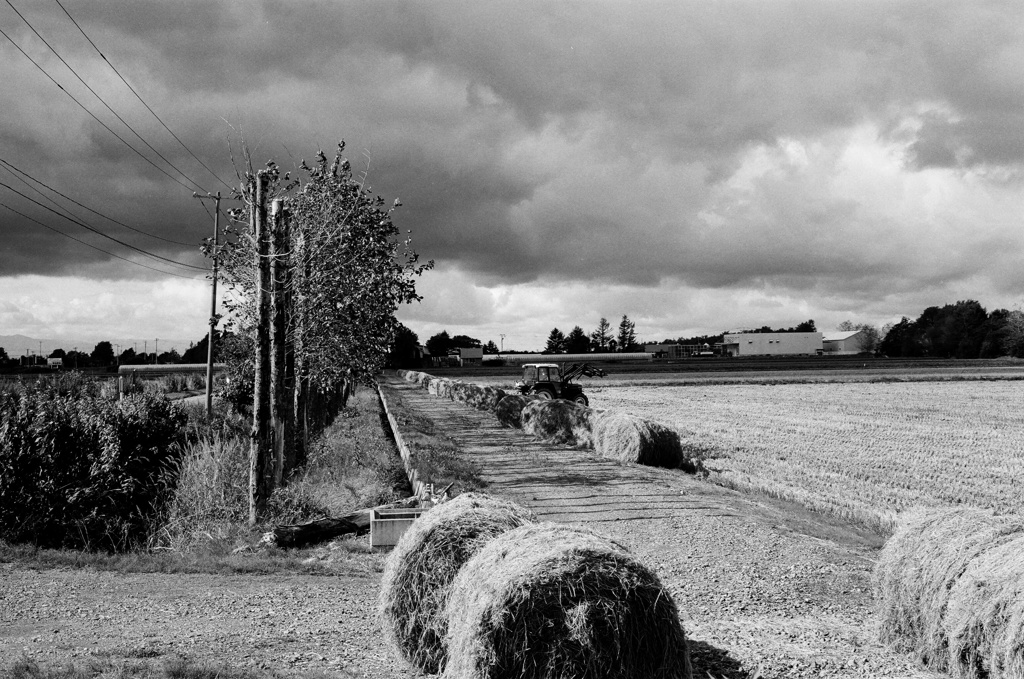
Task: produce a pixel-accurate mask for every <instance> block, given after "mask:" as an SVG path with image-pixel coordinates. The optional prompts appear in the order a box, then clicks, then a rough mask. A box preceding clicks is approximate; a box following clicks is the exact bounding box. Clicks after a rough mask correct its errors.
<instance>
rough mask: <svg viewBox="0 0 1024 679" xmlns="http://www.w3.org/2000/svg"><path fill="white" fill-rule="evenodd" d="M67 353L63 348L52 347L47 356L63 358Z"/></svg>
mask: <svg viewBox="0 0 1024 679" xmlns="http://www.w3.org/2000/svg"><path fill="white" fill-rule="evenodd" d="M67 355H68V352H66V351H64V350H63V349H54V350H53V351H51V352H50V355H49V356H47V358H60V359H64V358H66V357H67Z"/></svg>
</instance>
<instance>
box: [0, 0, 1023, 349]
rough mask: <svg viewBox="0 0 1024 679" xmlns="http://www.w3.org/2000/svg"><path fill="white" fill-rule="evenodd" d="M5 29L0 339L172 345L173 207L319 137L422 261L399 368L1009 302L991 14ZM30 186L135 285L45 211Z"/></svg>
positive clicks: (242, 8)
mask: <svg viewBox="0 0 1024 679" xmlns="http://www.w3.org/2000/svg"><path fill="white" fill-rule="evenodd" d="M11 4H13V8H12V6H11V5H10V4H7V3H6V2H5V3H0V29H2V30H3V31H4V33H5V34H6V36H9V37H4V36H0V79H2V82H3V85H2V87H0V160H2V161H4V162H2V163H0V184H2V185H0V204H2V206H0V233H2V241H0V335H10V334H15V333H21V334H26V335H31V336H35V337H44V338H45V337H72V336H73V337H85V338H96V339H102V338H104V337H111V336H114V337H140V338H141V337H180V338H185V339H193V338H198V337H200V336H201V335H202V334H203V332H204V330H205V325H206V322H207V318H208V315H209V300H208V295H209V292H208V282H207V280H206V279H205V278H204V274H203V272H202V271H201V270H199V269H194V268H186V267H182V266H179V265H176V264H172V263H170V262H168V261H166V260H172V261H174V262H182V263H185V264H189V265H192V266H194V267H202V266H205V264H206V263H205V262H204V260H203V258H202V256H201V255H200V254H199V253H198V250H197V247H196V245H195V243H197V242H198V241H199V239H201V238H203V237H205V236H207V235H208V234H209V232H210V230H211V227H212V218H211V217H210V215H209V213H208V212H207V211H206V210H205V209H204V207H203V206H202V204H201V203H200V201H198V200H194V199H193V198H192V191H193V190H201V191H212V192H215V191H217V190H221V191H225V192H226V191H227V190H228V189H227V185H232V186H233V185H236V184H237V180H236V175H235V168H234V166H235V165H236V164H238V162H239V158H238V155H237V154H238V148H239V145H240V144H241V143H242V142H243V141H244V142H245V144H247V145H248V146H249V147H250V148H251V149H253V150H254V157H255V158H256V160H257V161H260V162H262V161H265V160H267V159H270V158H273V159H275V160H277V161H278V162H279V163H280V164H281V165H282V166H284V167H285V168H290V167H292V166H294V165H297V164H298V162H300V160H301V159H302V158H312V156H313V155H314V154H315V152H316V150H317V149H318V148H323V149H325V150H327V151H328V152H330V151H331V149H333V148H334V146H335V144H336V143H337V141H338V140H340V139H344V140H345V141H346V143H347V145H348V154H349V157H350V159H351V160H352V162H353V165H354V166H355V167H356V168H357V169H359V170H360V171H364V170H365V171H367V172H368V183H369V185H370V186H371V187H372V189H373V191H374V192H375V193H378V194H380V195H381V196H383V197H384V198H385V199H386V200H388V201H389V202H390V201H391V200H393V199H395V198H398V199H400V200H401V201H402V203H403V207H402V208H400V209H399V211H398V213H397V218H396V221H397V222H398V223H399V224H400V225H401V226H402V228H403V229H410V230H411V231H412V237H413V241H414V245H415V247H416V249H417V250H418V251H419V252H420V253H421V255H422V256H423V257H424V258H426V259H434V260H435V262H436V268H435V270H434V271H431V272H429V273H427V274H426V275H424V277H423V278H422V279H421V281H420V285H419V289H420V292H421V293H422V294H423V295H424V300H423V302H422V303H420V304H417V305H414V306H411V307H409V308H406V309H403V310H402V311H401V312H400V314H399V317H400V318H401V319H402V320H403V321H404V322H405V323H406V324H407V325H408V326H410V327H411V328H412V329H413V330H414V331H416V332H417V333H418V334H419V335H420V337H421V340H425V339H426V338H427V337H429V336H430V335H432V334H434V333H436V332H438V331H440V330H442V329H447V330H448V331H449V333H451V334H456V333H460V334H469V335H472V336H474V337H478V338H480V339H481V340H484V341H486V340H494V341H495V342H496V343H498V342H499V341H500V340H499V337H500V335H501V334H504V335H505V340H504V346H505V348H519V349H539V348H540V347H541V346H542V345H543V343H544V339H545V338H546V336H547V334H548V332H549V331H550V329H551V328H553V327H558V328H560V329H562V330H563V331H565V332H568V331H569V330H570V329H571V328H572V326H574V325H580V326H582V327H583V328H584V329H585V330H587V331H588V332H589V331H590V330H592V329H593V328H594V327H595V326H596V325H597V322H598V319H599V318H601V317H602V316H604V317H607V318H608V319H609V320H611V321H612V323H613V325H617V323H618V320H619V319H620V318H621V317H622V315H623V314H627V315H629V317H630V318H631V319H632V320H633V321H634V322H635V323H636V328H637V332H638V334H639V336H640V337H641V338H642V339H646V340H660V339H662V338H665V337H677V336H680V335H690V334H696V333H704V332H708V333H711V332H719V331H722V330H726V329H731V328H737V327H745V326H755V325H756V326H760V325H764V324H768V325H775V326H778V325H783V326H790V325H795V324H797V323H799V322H800V321H803V320H806V319H808V318H813V319H815V321H816V322H817V324H818V327H819V328H823V329H830V328H833V327H834V326H835V325H836V324H837V323H839V322H840V321H843V320H846V319H850V320H853V321H854V322H870V323H876V324H879V325H881V324H883V323H885V322H887V321H891V320H898V319H899V317H900V316H902V315H909V316H916V315H917V314H919V313H920V312H921V310H923V309H924V308H925V307H926V306H930V305H936V304H937V305H941V304H945V303H951V302H955V301H956V300H958V299H967V298H972V299H977V300H979V301H980V302H981V303H982V304H983V305H984V306H986V307H987V308H989V309H993V308H997V307H1006V308H1013V307H1015V306H1018V305H1020V304H1021V303H1022V302H1024V266H1022V254H1024V229H1022V228H1021V221H1022V219H1024V11H1022V9H1021V6H1020V4H1019V2H1017V1H1016V0H1011V1H1009V2H1005V3H994V2H972V3H964V2H941V1H940V2H933V1H928V2H911V1H905V2H888V1H885V2H819V1H817V0H813V1H806V2H783V1H769V2H764V1H763V0H756V1H751V2H738V1H732V0H712V1H708V2H696V1H694V2H679V1H676V0H673V1H672V2H638V3H626V2H550V1H544V2H515V3H512V2H502V3H481V2H475V1H473V2H468V1H467V2H458V3H450V2H410V3H398V2H372V3H367V2H336V1H332V2H287V3H285V2H264V3H258V2H240V1H239V2H227V1H222V2H214V1H210V0H202V1H197V2H174V1H169V0H160V1H159V2H155V1H154V2H142V1H132V2H126V1H119V2H114V1H109V2H94V1H93V2H87V1H85V0H60V4H58V2H57V1H56V0H11ZM61 5H63V8H66V10H67V12H68V13H70V15H71V17H73V18H74V19H75V20H76V21H77V23H78V26H80V27H81V29H82V31H84V35H83V32H82V31H80V30H79V28H78V27H77V26H76V25H75V24H74V23H73V22H72V21H71V19H69V17H68V14H66V13H65V11H64V9H63V8H62V6H61ZM14 8H16V9H17V10H18V12H20V13H21V16H19V15H18V13H16V12H15V10H14ZM22 17H24V19H23V18H22ZM25 20H27V22H26V21H25ZM30 25H31V27H30ZM33 28H34V29H35V31H38V35H37V34H36V33H35V32H33V30H32V29H33ZM86 36H88V38H89V39H91V40H92V41H93V42H94V43H95V45H96V47H98V48H99V50H100V51H101V52H102V54H103V55H105V57H106V59H107V60H108V61H109V63H110V64H112V65H113V66H114V67H115V68H116V69H118V71H119V72H120V73H121V74H122V75H123V76H124V78H125V79H126V80H127V81H128V82H129V83H131V84H132V86H133V87H134V88H135V89H136V91H137V92H138V93H139V94H140V95H141V97H142V99H143V100H144V101H145V102H146V104H148V105H149V106H150V107H151V108H152V109H153V111H155V112H156V113H157V114H158V115H159V116H160V118H161V119H162V120H163V121H164V123H166V125H167V126H168V127H169V128H170V129H171V130H173V132H174V133H175V134H176V135H177V137H178V138H179V139H180V140H181V141H182V142H184V146H187V147H188V149H189V150H190V151H191V152H192V153H194V154H195V155H196V156H197V157H198V159H200V160H201V161H202V162H203V163H204V164H205V165H206V166H208V168H209V169H210V170H212V172H210V171H209V170H208V169H207V168H204V167H203V165H200V164H199V162H198V161H197V160H196V159H195V158H193V157H192V155H190V153H189V152H188V151H187V150H186V149H185V148H184V147H183V146H182V145H181V144H179V143H178V141H176V140H175V139H174V137H172V136H171V135H170V134H169V133H168V132H167V130H165V129H164V128H163V127H162V126H161V125H160V123H159V122H157V120H156V119H155V118H154V117H153V116H152V115H151V114H150V113H149V112H148V111H147V110H146V108H145V107H144V106H143V105H142V104H141V103H140V102H139V100H138V99H137V98H136V97H135V95H133V94H132V92H131V91H130V90H129V89H128V88H127V87H125V85H124V84H123V83H122V82H121V80H120V79H119V78H118V76H117V74H116V73H115V72H114V71H113V70H111V68H110V67H109V66H108V65H107V63H106V62H105V61H104V60H103V58H102V57H101V56H100V54H99V52H97V50H96V49H95V48H94V47H93V46H92V45H91V44H90V43H89V41H88V40H87V38H86ZM44 39H45V41H46V42H47V43H49V44H50V45H51V46H52V47H53V48H54V49H55V50H56V52H57V53H59V55H60V58H58V56H56V55H55V54H54V52H52V51H51V50H50V49H49V47H47V45H46V43H44V41H43V40H44ZM12 41H13V43H12ZM14 43H16V44H17V46H18V47H20V49H21V50H24V51H25V53H26V54H27V55H28V57H31V58H32V59H33V60H34V61H35V62H36V64H38V67H37V66H36V65H35V64H33V62H32V61H30V60H29V58H28V57H26V56H25V55H24V54H22V53H21V52H20V51H19V49H18V47H15V44H14ZM61 58H62V59H63V62H67V64H68V65H70V66H71V67H72V68H74V70H75V72H76V73H77V74H78V75H79V76H81V78H82V79H83V80H84V81H85V82H87V83H88V84H89V86H90V87H91V88H92V89H93V90H94V91H95V92H96V93H97V94H98V95H99V96H100V97H101V98H102V100H103V101H105V102H106V103H107V104H108V105H109V106H110V107H111V108H113V109H114V110H115V111H116V112H117V113H118V114H119V115H120V116H121V117H122V118H123V119H124V120H125V121H127V122H128V123H129V124H131V126H132V128H133V129H134V130H135V132H138V134H139V137H141V138H142V139H144V140H145V142H143V141H141V140H140V139H139V137H136V136H135V133H134V132H132V131H130V130H129V129H128V128H127V127H125V126H124V125H123V124H122V123H121V122H119V121H118V120H117V118H115V117H114V116H113V115H112V114H111V113H110V111H108V110H107V109H106V108H105V107H104V105H103V104H102V103H100V101H99V99H98V98H97V97H96V96H94V95H93V94H91V93H90V92H89V90H87V89H86V88H85V86H83V85H82V83H81V82H80V81H79V80H77V78H76V76H75V75H74V74H73V73H72V72H71V71H70V70H69V68H68V66H67V65H65V63H63V62H62V60H61ZM40 67H41V69H43V70H45V71H46V73H48V74H49V75H50V76H51V77H52V78H53V79H54V80H56V81H57V82H59V83H60V84H61V85H62V86H63V87H64V89H65V91H66V92H69V93H72V94H74V96H75V97H76V99H78V101H80V102H81V104H82V105H83V106H84V107H85V108H88V109H89V110H90V111H92V112H93V114H94V115H95V116H96V117H97V118H99V119H100V120H102V121H103V123H105V124H106V125H107V126H109V127H110V129H111V130H113V131H114V132H116V133H117V134H118V135H120V136H121V137H122V138H124V139H125V141H127V142H128V143H130V144H132V145H133V146H134V147H135V148H136V149H137V150H138V151H139V153H136V152H134V151H132V150H131V149H130V148H128V147H127V146H126V145H125V144H124V143H122V142H121V141H119V140H118V139H117V138H116V137H115V136H114V135H113V134H112V132H111V131H108V130H107V129H105V128H104V127H103V126H102V125H100V123H98V122H97V121H96V120H94V119H93V118H91V117H90V116H89V115H88V114H86V113H85V112H84V111H83V109H82V108H81V107H80V106H79V105H78V104H76V103H75V101H73V100H72V99H71V98H70V97H69V96H67V94H66V93H65V92H64V91H61V89H59V88H58V87H57V85H56V84H54V82H53V81H51V80H49V79H48V77H47V76H46V75H44V73H43V72H42V70H40ZM150 146H151V147H152V148H150ZM156 152H159V154H160V155H159V156H158V155H157V153H156ZM142 156H145V157H146V158H148V159H149V160H148V161H147V160H145V159H143V158H142ZM165 159H166V161H169V162H170V163H171V164H173V168H172V167H171V166H170V165H168V164H167V162H165ZM12 168H13V169H12ZM158 168H159V169H158ZM174 168H176V169H174ZM177 170H181V172H182V173H183V175H184V176H183V175H182V174H179V173H178V171H177ZM29 177H31V179H29ZM185 177H187V179H186V178H185ZM36 180H37V181H38V182H42V183H43V184H45V185H46V186H48V187H52V188H53V189H56V190H59V191H60V192H62V193H64V194H66V195H67V196H69V197H71V198H74V199H75V200H76V201H78V202H80V203H82V204H83V205H86V206H88V207H89V208H92V209H94V210H96V211H98V212H100V213H102V214H103V215H104V216H105V217H109V218H113V219H114V220H117V222H121V224H118V223H116V222H113V221H110V220H108V219H106V218H105V217H99V216H97V215H95V214H93V213H90V212H87V211H85V210H84V209H82V208H78V207H76V206H73V205H72V206H71V207H72V208H73V209H74V211H75V214H77V215H79V217H78V219H79V220H80V221H82V222H84V223H87V224H89V225H91V226H93V227H94V228H96V229H97V230H99V231H102V232H104V233H106V234H108V235H110V236H113V237H115V238H117V239H118V240H119V241H122V242H123V243H125V244H128V245H131V246H135V247H137V248H139V249H141V250H144V251H145V252H147V253H151V254H155V255H157V256H159V257H163V258H166V259H153V258H150V257H146V256H144V255H142V254H141V253H140V252H138V251H136V250H131V249H129V248H128V247H126V246H125V245H122V244H121V243H117V242H114V241H111V240H108V239H103V238H101V237H100V236H98V235H96V234H94V233H91V232H89V231H87V230H86V229H84V228H83V227H81V226H79V225H76V224H73V223H71V222H69V221H67V220H64V219H62V218H60V217H58V216H57V215H56V214H54V213H52V212H48V211H46V210H44V209H43V208H42V207H41V206H40V205H37V204H35V203H33V202H31V201H30V200H29V198H31V199H32V200H35V201H37V202H38V203H42V204H44V205H48V206H51V207H53V206H52V204H51V203H49V202H48V201H47V200H46V199H45V198H44V197H43V195H42V194H41V193H37V192H36V191H35V189H39V190H40V191H42V192H43V193H45V194H46V195H48V196H49V197H51V198H52V197H54V196H53V194H51V193H49V192H48V190H47V189H43V188H42V187H41V185H40V184H37V183H36ZM221 180H223V182H225V183H221ZM8 187H11V188H8ZM15 190H16V191H17V192H15ZM19 194H24V195H19ZM60 202H61V204H62V205H64V206H67V205H68V204H67V203H66V201H63V200H60ZM55 209H56V208H55ZM12 210H16V211H17V212H20V213H22V214H23V215H25V216H21V215H19V214H17V213H16V212H14V211H12ZM29 218H31V219H32V220H36V221H30V219H29ZM44 224H45V225H46V226H44ZM122 224H125V225H129V226H131V227H132V228H135V229H139V230H141V231H143V232H146V233H139V232H137V231H131V230H129V229H127V228H125V226H123V225H122ZM47 226H49V227H51V228H53V229H59V230H61V231H63V232H65V233H66V234H68V235H69V236H72V237H74V238H76V239H78V240H79V241H85V242H86V243H89V244H91V245H93V246H95V247H97V248H101V249H103V250H106V251H107V252H101V251H98V250H96V249H91V248H89V247H87V246H86V245H84V244H82V243H80V242H77V241H75V240H72V239H70V238H68V237H65V236H63V235H60V234H58V233H56V232H55V231H53V230H50V229H48V228H46V227H47ZM147 233H148V234H152V235H153V236H157V237H159V238H156V237H152V236H150V235H146V234H147ZM160 238H162V239H164V240H160ZM182 243H184V244H185V245H183V244H182ZM108 253H112V254H108ZM113 255H116V256H117V257H116V258H115V257H114V256H113ZM125 260H132V262H134V263H130V262H128V261H125ZM140 265H145V267H151V268H144V267H143V266H140ZM154 269H157V270H154ZM172 274H173V275H172Z"/></svg>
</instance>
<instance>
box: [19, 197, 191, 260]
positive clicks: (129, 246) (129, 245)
mask: <svg viewBox="0 0 1024 679" xmlns="http://www.w3.org/2000/svg"><path fill="white" fill-rule="evenodd" d="M0 186H3V187H4V188H6V189H8V190H10V191H13V192H14V193H16V194H18V195H19V196H21V197H22V198H24V199H25V200H27V201H29V202H30V203H34V204H36V205H38V206H39V207H41V208H43V209H44V210H46V211H47V212H52V213H53V214H55V215H57V216H58V217H61V218H63V219H66V220H68V221H69V222H71V223H73V224H77V225H78V226H80V227H82V228H83V229H86V230H88V231H91V232H93V233H95V234H96V235H98V236H102V237H103V238H106V239H108V240H112V241H114V242H115V243H117V244H118V245H122V246H124V247H126V248H128V249H130V250H134V251H136V252H138V253H140V254H143V255H145V256H147V257H152V258H153V259H159V260H161V261H164V262H168V263H170V264H174V265H175V266H182V267H185V268H188V269H198V270H200V271H206V267H202V266H195V265H194V264H185V263H184V262H178V261H175V260H173V259H169V258H167V257H163V256H161V255H156V254H153V253H152V252H149V251H147V250H143V249H142V248H140V247H136V246H134V245H132V244H130V243H125V242H124V241H123V240H118V239H117V238H114V237H113V236H110V235H108V234H105V233H103V232H102V231H100V230H99V229H96V228H93V227H91V226H89V225H88V224H86V223H85V222H81V221H79V220H77V219H74V218H72V217H68V216H67V215H63V214H61V213H60V212H57V211H56V210H54V209H53V208H51V207H47V206H46V205H43V204H42V203H40V202H39V201H38V200H34V199H32V198H29V197H28V196H26V195H25V194H24V193H22V192H21V191H19V190H18V189H16V188H14V187H13V186H11V185H10V184H5V183H4V182H0ZM8 209H9V208H8Z"/></svg>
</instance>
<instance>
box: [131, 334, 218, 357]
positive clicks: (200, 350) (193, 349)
mask: <svg viewBox="0 0 1024 679" xmlns="http://www.w3.org/2000/svg"><path fill="white" fill-rule="evenodd" d="M230 334H231V332H230V331H228V330H219V329H217V330H214V331H213V360H214V362H215V363H219V362H221V361H222V360H223V353H224V351H223V348H222V346H221V345H222V344H223V343H224V341H225V339H226V338H227V336H229V335H230ZM209 345H210V336H209V335H208V334H207V335H203V336H202V337H200V338H199V340H198V341H197V342H195V343H194V344H193V345H192V346H190V347H189V348H188V349H186V350H185V353H183V354H182V355H181V362H182V363H206V360H207V358H208V357H209V352H210V350H209V348H208V347H209ZM121 362H122V363H124V359H123V358H122V359H121Z"/></svg>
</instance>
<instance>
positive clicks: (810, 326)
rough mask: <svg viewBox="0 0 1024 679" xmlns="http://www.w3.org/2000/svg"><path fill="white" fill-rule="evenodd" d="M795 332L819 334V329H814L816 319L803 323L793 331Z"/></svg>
mask: <svg viewBox="0 0 1024 679" xmlns="http://www.w3.org/2000/svg"><path fill="white" fill-rule="evenodd" d="M792 331H793V332H818V329H817V328H816V327H814V319H813V318H812V319H810V320H806V321H804V322H803V323H800V324H798V325H797V326H796V327H795V328H793V329H792Z"/></svg>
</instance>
